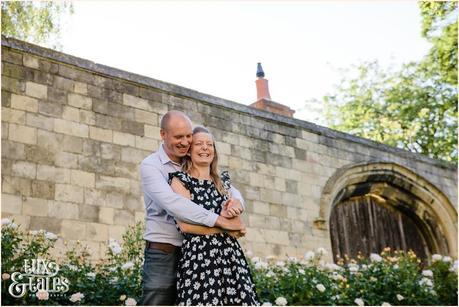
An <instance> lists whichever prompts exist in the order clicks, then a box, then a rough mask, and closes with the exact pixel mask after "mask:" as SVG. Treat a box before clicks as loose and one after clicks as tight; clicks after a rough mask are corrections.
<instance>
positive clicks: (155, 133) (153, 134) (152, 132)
mask: <svg viewBox="0 0 459 307" xmlns="http://www.w3.org/2000/svg"><path fill="white" fill-rule="evenodd" d="M160 130H161V129H160V128H159V127H156V126H150V125H145V136H146V137H149V138H152V139H155V140H161V135H160Z"/></svg>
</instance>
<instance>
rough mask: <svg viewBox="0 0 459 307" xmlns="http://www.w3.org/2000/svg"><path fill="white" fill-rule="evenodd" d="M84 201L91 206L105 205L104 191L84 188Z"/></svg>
mask: <svg viewBox="0 0 459 307" xmlns="http://www.w3.org/2000/svg"><path fill="white" fill-rule="evenodd" d="M84 203H85V204H87V205H92V206H105V192H104V191H100V190H96V189H89V188H85V189H84Z"/></svg>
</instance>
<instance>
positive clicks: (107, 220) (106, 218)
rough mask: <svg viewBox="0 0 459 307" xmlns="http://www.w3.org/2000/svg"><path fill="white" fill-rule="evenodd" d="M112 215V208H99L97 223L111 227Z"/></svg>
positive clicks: (113, 211)
mask: <svg viewBox="0 0 459 307" xmlns="http://www.w3.org/2000/svg"><path fill="white" fill-rule="evenodd" d="M114 213H115V210H114V209H113V208H106V207H100V208H99V223H102V224H109V225H112V224H113V217H114ZM109 235H110V231H109ZM110 237H111V236H110Z"/></svg>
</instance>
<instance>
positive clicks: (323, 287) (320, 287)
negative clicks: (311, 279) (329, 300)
mask: <svg viewBox="0 0 459 307" xmlns="http://www.w3.org/2000/svg"><path fill="white" fill-rule="evenodd" d="M316 288H317V290H319V291H320V292H324V291H325V286H324V285H322V284H318V285H316Z"/></svg>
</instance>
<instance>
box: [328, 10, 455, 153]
mask: <svg viewBox="0 0 459 307" xmlns="http://www.w3.org/2000/svg"><path fill="white" fill-rule="evenodd" d="M420 7H421V14H422V18H423V26H422V35H423V36H424V37H426V38H427V39H428V40H429V41H430V42H431V43H432V48H431V50H430V52H429V54H428V55H426V57H425V58H423V59H422V60H421V61H420V62H418V63H414V62H413V63H408V64H405V65H403V66H402V67H401V68H400V69H391V68H386V69H383V68H381V67H380V66H379V64H378V63H377V62H376V61H375V62H365V63H362V64H360V65H358V66H354V67H352V68H351V69H347V70H345V72H346V75H345V77H344V78H343V79H342V80H341V82H340V84H338V86H337V87H336V90H335V92H334V93H333V94H329V95H326V96H325V97H324V118H325V121H326V124H327V125H328V126H329V127H331V128H333V129H336V130H340V131H345V132H349V133H351V134H354V135H358V136H361V137H365V138H368V139H372V140H375V141H378V142H381V143H385V144H387V145H391V146H396V147H399V148H403V149H406V150H410V151H413V152H417V153H422V154H425V155H428V156H430V157H432V158H436V159H442V160H446V161H453V162H457V158H458V153H457V141H458V140H457V128H458V123H457V115H458V114H457V113H458V112H457V111H458V108H457V11H458V9H457V2H446V3H443V2H435V3H432V2H429V3H424V2H423V3H421V4H420Z"/></svg>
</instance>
